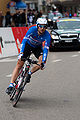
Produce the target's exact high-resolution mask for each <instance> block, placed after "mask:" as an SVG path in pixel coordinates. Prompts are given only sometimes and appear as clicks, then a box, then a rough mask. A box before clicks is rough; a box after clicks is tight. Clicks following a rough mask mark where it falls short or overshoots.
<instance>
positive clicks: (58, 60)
mask: <svg viewBox="0 0 80 120" xmlns="http://www.w3.org/2000/svg"><path fill="white" fill-rule="evenodd" d="M60 61H62V59H57V60H53V61H52V62H60Z"/></svg>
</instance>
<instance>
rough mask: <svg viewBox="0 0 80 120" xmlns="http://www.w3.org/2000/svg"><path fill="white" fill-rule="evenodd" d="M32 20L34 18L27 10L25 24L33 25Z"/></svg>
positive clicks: (30, 11)
mask: <svg viewBox="0 0 80 120" xmlns="http://www.w3.org/2000/svg"><path fill="white" fill-rule="evenodd" d="M34 19H35V16H34V14H33V13H32V10H29V12H28V14H27V23H28V25H32V24H34Z"/></svg>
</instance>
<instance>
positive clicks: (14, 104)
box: [13, 88, 23, 107]
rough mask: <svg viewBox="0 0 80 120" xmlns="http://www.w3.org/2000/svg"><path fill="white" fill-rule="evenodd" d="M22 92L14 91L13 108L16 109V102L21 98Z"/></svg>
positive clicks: (21, 90)
mask: <svg viewBox="0 0 80 120" xmlns="http://www.w3.org/2000/svg"><path fill="white" fill-rule="evenodd" d="M22 92H23V89H22V88H21V89H18V90H17V91H16V95H15V97H14V101H13V107H16V104H17V103H18V101H19V99H20V97H21V95H22Z"/></svg>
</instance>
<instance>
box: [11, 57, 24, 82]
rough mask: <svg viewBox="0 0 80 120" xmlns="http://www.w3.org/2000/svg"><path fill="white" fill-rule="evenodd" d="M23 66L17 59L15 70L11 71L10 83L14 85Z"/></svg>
mask: <svg viewBox="0 0 80 120" xmlns="http://www.w3.org/2000/svg"><path fill="white" fill-rule="evenodd" d="M23 65H24V61H21V59H19V60H18V62H17V65H16V67H15V69H14V70H13V73H12V77H11V83H14V81H15V80H16V79H17V77H18V74H19V71H20V69H21V68H22V66H23Z"/></svg>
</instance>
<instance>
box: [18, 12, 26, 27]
mask: <svg viewBox="0 0 80 120" xmlns="http://www.w3.org/2000/svg"><path fill="white" fill-rule="evenodd" d="M19 26H21V27H23V26H26V15H25V10H21V12H20V23H19Z"/></svg>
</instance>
